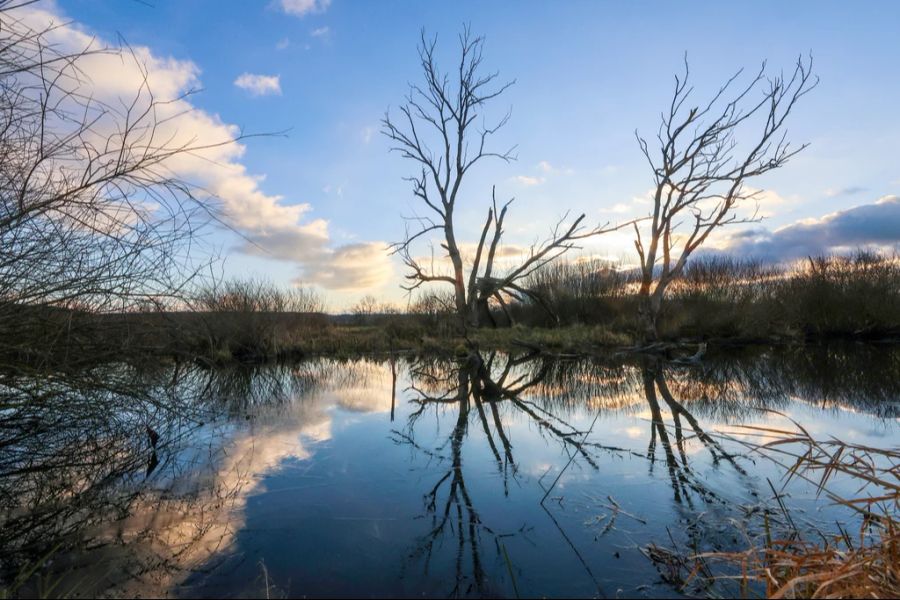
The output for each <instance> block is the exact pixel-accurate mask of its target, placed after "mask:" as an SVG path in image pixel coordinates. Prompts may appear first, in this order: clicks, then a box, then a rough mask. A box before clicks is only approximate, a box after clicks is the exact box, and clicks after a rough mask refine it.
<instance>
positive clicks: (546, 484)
mask: <svg viewBox="0 0 900 600" xmlns="http://www.w3.org/2000/svg"><path fill="white" fill-rule="evenodd" d="M898 398H900V352H898V351H897V350H893V349H885V348H877V347H866V346H860V347H856V348H853V349H852V351H847V350H846V349H841V348H837V349H836V348H829V347H823V348H816V349H804V350H802V351H791V350H780V351H772V350H770V351H767V352H763V353H755V354H749V355H745V356H727V357H720V358H718V359H712V360H710V361H708V362H704V363H702V364H698V365H691V366H678V365H672V364H666V363H661V362H658V361H644V362H625V363H623V362H621V361H587V360H581V361H558V360H551V359H548V358H546V357H540V356H532V355H522V356H509V355H500V354H489V355H480V354H478V353H475V352H473V353H471V354H470V355H469V356H468V357H467V358H466V359H465V360H461V361H451V360H444V359H438V358H433V357H431V358H428V357H425V358H417V359H415V360H411V361H405V360H397V359H392V360H390V361H385V362H373V361H355V362H337V361H330V360H317V361H310V362H304V363H300V364H298V365H292V366H286V365H279V366H271V367H265V368H257V369H236V370H212V371H211V370H204V369H200V368H197V367H193V366H191V367H187V366H185V365H174V366H170V367H159V368H156V369H144V370H136V369H133V368H128V367H124V366H120V367H115V368H108V369H104V370H101V371H97V372H94V373H88V374H83V375H79V377H77V378H75V377H72V376H71V375H69V376H66V377H60V378H59V379H58V380H50V381H40V382H38V381H31V380H29V379H28V378H27V377H24V376H19V375H17V374H4V376H3V377H2V378H0V409H2V410H0V506H2V508H0V557H2V559H0V560H2V561H3V562H2V564H0V568H2V577H3V578H4V579H5V580H6V581H10V580H12V579H14V578H15V577H16V576H17V575H18V574H20V573H23V572H27V571H28V570H29V568H30V566H32V565H34V564H35V563H36V562H40V561H41V559H42V558H43V557H46V556H48V555H52V556H53V557H54V558H53V563H52V565H50V566H48V567H46V568H42V569H39V570H38V571H37V572H36V576H35V577H33V578H32V579H31V580H30V581H29V582H28V584H27V585H26V586H25V587H23V588H21V590H20V592H22V593H25V591H26V590H27V591H28V593H41V586H44V591H47V589H48V588H49V587H50V586H55V587H53V588H52V590H51V591H52V594H53V595H66V594H70V595H71V594H76V593H77V594H85V595H87V594H93V593H114V594H116V595H126V594H139V593H141V594H154V595H162V594H165V593H190V594H203V593H206V592H207V591H208V590H209V589H212V590H214V591H218V592H222V591H223V590H224V591H225V592H227V593H230V594H242V593H251V594H252V593H261V587H260V584H259V582H257V581H256V580H255V579H254V577H255V574H254V572H255V571H257V570H258V567H257V566H256V565H257V563H258V562H259V561H258V560H249V559H247V558H246V557H247V556H255V555H258V556H259V560H262V559H263V558H265V559H266V560H268V561H275V559H274V558H272V557H273V552H274V553H275V555H277V556H280V559H279V561H275V562H276V563H277V564H272V565H270V566H269V567H268V570H267V573H269V572H271V575H272V577H274V578H275V581H276V583H278V584H279V585H281V586H282V589H284V590H285V591H288V590H289V589H290V590H294V593H298V594H299V593H306V594H312V595H321V594H325V593H335V594H337V593H340V592H341V591H342V590H343V591H345V592H348V593H349V592H354V591H355V592H359V591H360V590H372V593H378V594H380V595H389V594H398V595H422V594H423V593H424V594H426V595H437V596H446V595H450V596H464V595H465V596H492V595H516V594H523V595H535V594H548V595H564V594H572V595H582V596H585V595H588V596H589V595H603V594H606V595H613V594H614V593H615V591H616V589H618V588H623V589H626V590H631V591H632V592H634V591H635V590H637V589H638V587H639V586H640V585H644V584H646V583H647V582H648V581H653V580H656V576H655V575H654V573H655V571H653V570H652V567H650V566H649V565H648V564H647V563H646V561H643V559H642V558H641V557H640V555H639V553H638V548H639V547H641V546H643V545H644V544H646V543H648V542H650V541H661V542H665V541H666V540H667V538H669V537H670V536H674V537H676V538H680V539H679V540H678V541H679V542H680V543H685V544H687V546H688V547H692V548H707V549H708V548H727V547H729V545H730V546H731V547H734V544H736V543H738V542H739V541H740V540H739V539H738V538H737V537H736V534H735V526H734V525H733V524H734V523H742V524H744V525H746V523H747V519H748V518H750V516H752V515H757V514H761V512H764V511H765V507H763V508H760V506H761V504H762V500H760V498H768V497H769V496H770V495H771V493H770V489H769V485H770V484H769V483H768V482H766V480H765V479H766V477H772V478H776V477H777V476H778V475H777V474H775V473H766V474H764V471H763V468H764V465H759V464H754V463H753V462H751V461H750V460H749V459H748V458H747V457H745V456H743V455H741V454H739V453H738V452H737V450H736V449H735V448H734V447H729V446H728V445H727V444H726V443H725V442H723V441H722V440H721V438H720V437H719V436H718V435H717V434H716V431H715V430H716V429H717V428H721V427H722V426H723V425H727V424H732V423H738V422H745V421H749V422H762V421H763V420H766V422H771V419H772V418H773V417H770V416H766V415H763V414H762V413H760V412H759V410H758V409H759V408H772V409H778V410H783V411H786V412H788V413H790V414H791V415H792V416H794V417H795V418H798V419H800V420H801V421H803V423H804V425H806V426H808V427H809V428H810V429H811V430H813V431H816V430H817V429H819V430H821V431H825V432H828V431H831V430H830V429H829V428H832V429H833V428H834V427H835V426H840V427H842V428H844V430H843V431H841V432H840V433H841V434H843V435H859V436H876V437H877V436H881V437H883V436H885V435H890V436H896V434H897V422H896V419H897V417H898V414H900V407H898V404H897V399H898ZM851 425H852V426H851ZM854 427H855V429H854ZM834 433H838V432H834ZM893 439H896V437H894V438H893ZM883 443H884V442H883ZM894 444H896V442H894ZM404 469H407V470H408V473H409V474H408V475H404V476H400V475H399V474H398V473H397V472H398V470H401V471H402V470H404ZM312 478H318V479H312ZM310 481H315V482H316V483H315V484H311V483H309V482H310ZM360 489H366V490H367V494H369V495H370V496H369V497H367V498H365V501H364V504H362V505H361V506H365V507H366V508H365V510H366V511H369V512H371V513H372V514H373V516H372V517H366V518H367V519H369V518H371V519H374V520H372V521H371V523H372V525H371V527H374V528H375V529H374V530H373V531H376V530H378V531H376V534H375V535H376V536H377V537H376V538H375V539H377V540H379V542H378V543H379V544H386V545H383V546H379V547H380V548H382V549H381V550H380V551H378V554H377V556H376V555H375V554H363V555H360V556H357V557H356V558H355V559H354V560H355V562H354V560H351V561H350V562H349V563H346V562H345V560H346V559H345V558H340V559H339V558H338V556H342V557H346V556H348V554H347V550H346V548H348V547H350V546H346V547H345V546H342V545H340V544H344V543H346V544H354V543H357V542H359V541H360V540H359V539H358V535H359V534H358V531H360V530H358V529H348V530H347V532H348V533H347V535H348V536H350V537H351V539H349V540H343V538H341V537H340V535H339V533H338V530H337V529H335V527H334V525H335V523H336V522H337V521H334V519H337V518H340V519H354V518H356V517H354V516H353V515H352V514H349V515H348V514H337V512H338V511H340V510H349V509H348V508H346V507H345V508H343V509H341V508H339V507H340V506H344V505H346V499H347V498H348V495H350V496H352V495H353V494H356V493H361V492H359V491H358V490H360ZM276 492H277V493H276ZM279 498H280V499H279ZM417 498H418V499H424V502H422V501H421V500H419V501H417V500H416V499H417ZM276 500H277V502H276ZM795 501H796V502H801V501H803V499H802V498H801V497H800V496H799V495H798V497H797V499H796V500H795ZM310 503H314V504H310ZM270 504H271V505H272V506H278V507H280V508H278V510H279V511H280V516H279V518H281V519H283V520H286V522H288V523H294V525H291V526H292V527H295V528H296V534H295V535H296V536H295V537H289V538H287V541H286V542H285V541H283V540H282V542H280V543H286V544H288V546H286V547H284V548H281V549H279V548H280V547H278V548H276V547H275V546H269V545H268V544H269V542H267V541H266V540H269V537H266V536H267V535H269V534H266V533H265V527H264V525H265V523H264V522H263V523H262V524H260V521H259V519H260V518H261V517H258V516H257V515H258V514H270V513H260V512H259V511H261V510H264V509H265V507H266V506H269V505H270ZM348 506H349V505H348ZM804 506H809V507H810V508H813V509H815V510H818V505H816V504H815V502H814V501H812V500H810V501H809V502H808V504H806V505H804ZM356 510H359V509H356ZM311 511H312V512H313V513H315V514H319V515H321V517H324V518H321V517H320V518H317V519H313V520H310V519H306V517H305V515H306V514H307V513H310V512H311ZM367 514H368V513H367ZM423 517H424V521H423ZM617 517H618V520H617ZM776 517H777V515H774V514H773V515H772V518H776ZM304 519H305V520H304ZM339 522H340V523H352V522H355V521H352V520H351V521H346V520H342V521H339ZM378 523H381V525H377V524H378ZM389 524H390V525H389ZM376 525H377V527H376ZM367 527H368V525H367ZM379 527H381V528H382V529H381V530H379V529H378V528H379ZM385 527H389V529H387V530H385V529H383V528H385ZM388 531H389V532H390V533H388ZM272 535H274V534H272ZM310 536H311V537H310ZM354 536H356V537H354ZM307 538H310V539H312V538H315V539H317V540H325V541H324V542H317V543H319V548H320V549H319V550H318V552H320V554H321V556H316V557H312V556H308V555H307V556H295V557H294V558H290V557H291V556H294V555H293V554H292V552H291V550H290V545H291V544H293V545H294V546H296V547H297V548H299V547H300V546H299V545H298V544H300V543H301V540H304V539H307ZM279 539H281V538H279ZM304 543H305V542H304ZM256 547H259V548H260V549H259V550H251V548H256ZM304 547H305V546H304ZM267 548H269V549H270V550H271V551H267V550H266V549H267ZM331 552H333V553H334V555H333V556H332V555H330V554H329V553H331ZM248 553H250V554H248ZM254 553H255V554H254ZM610 557H614V559H611V558H610ZM313 558H314V560H315V561H322V564H327V565H329V568H331V569H332V570H333V571H334V572H333V573H328V574H327V576H326V574H324V573H322V572H319V571H323V569H319V570H318V571H317V570H316V569H310V568H308V564H307V563H310V561H311V560H313ZM611 560H613V562H612V563H611V562H610V561H611ZM242 561H243V562H242ZM366 561H368V562H369V563H371V564H372V565H374V564H377V565H379V567H378V569H374V568H373V569H368V567H367V562H366ZM616 561H618V562H616ZM241 564H245V566H244V567H240V568H238V567H237V566H236V565H241ZM304 564H307V566H306V567H305V566H304ZM315 564H319V563H315ZM246 565H249V566H246ZM391 565H393V566H391ZM242 569H243V570H242ZM648 569H651V570H648ZM198 573H203V574H204V576H203V577H202V578H199V579H198ZM342 573H346V575H341V574H342ZM349 574H353V575H354V576H355V577H357V578H358V579H360V580H361V581H359V582H358V583H359V585H360V587H359V588H348V587H341V586H348V585H350V584H349V583H347V581H346V579H347V578H349ZM185 586H188V587H185ZM204 586H213V587H210V588H207V587H204ZM216 586H218V587H216ZM179 590H180V591H179ZM655 593H666V592H665V591H660V590H657V591H656V592H655Z"/></svg>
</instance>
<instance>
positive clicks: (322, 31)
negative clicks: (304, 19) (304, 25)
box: [309, 26, 331, 38]
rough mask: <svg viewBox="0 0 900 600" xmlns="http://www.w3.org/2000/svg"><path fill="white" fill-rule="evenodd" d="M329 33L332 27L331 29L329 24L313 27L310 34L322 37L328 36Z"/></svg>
mask: <svg viewBox="0 0 900 600" xmlns="http://www.w3.org/2000/svg"><path fill="white" fill-rule="evenodd" d="M329 33H331V29H329V28H328V26H325V27H317V28H316V29H313V30H312V31H311V32H310V33H309V35H311V36H312V37H317V38H320V37H327V36H328V34H329Z"/></svg>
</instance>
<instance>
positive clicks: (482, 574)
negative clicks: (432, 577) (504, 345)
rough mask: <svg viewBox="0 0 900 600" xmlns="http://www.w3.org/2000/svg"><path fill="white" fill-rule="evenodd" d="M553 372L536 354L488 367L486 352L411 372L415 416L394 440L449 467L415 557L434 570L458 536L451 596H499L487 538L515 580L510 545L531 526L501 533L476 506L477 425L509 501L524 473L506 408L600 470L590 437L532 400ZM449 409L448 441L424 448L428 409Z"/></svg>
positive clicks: (432, 496)
mask: <svg viewBox="0 0 900 600" xmlns="http://www.w3.org/2000/svg"><path fill="white" fill-rule="evenodd" d="M551 365H552V361H546V360H542V359H540V358H538V357H537V356H536V355H535V354H526V355H521V356H508V355H507V356H500V355H498V354H496V353H491V354H489V355H488V358H487V360H485V359H484V358H483V357H482V355H481V354H480V353H479V352H477V351H472V352H470V353H469V354H468V355H467V356H466V357H465V358H464V359H461V360H459V361H457V362H456V363H453V364H448V363H446V362H443V361H438V360H420V361H419V362H418V363H417V364H415V365H413V366H412V367H411V369H410V371H411V379H412V383H411V385H410V388H409V389H410V390H411V391H413V392H414V396H413V397H412V398H411V399H410V402H412V403H413V404H414V405H416V409H415V410H414V411H413V412H412V413H411V415H410V417H409V420H408V424H407V427H406V428H405V429H404V430H402V431H401V430H394V440H395V442H397V443H400V444H407V445H410V446H411V447H413V448H415V449H416V450H417V451H419V452H422V453H424V454H426V455H428V456H429V457H431V458H433V459H436V460H438V461H440V462H446V463H447V464H448V467H447V468H446V470H443V469H439V476H438V479H437V481H436V483H435V484H434V485H433V486H432V487H431V488H430V489H429V490H428V491H427V492H426V493H425V495H424V499H425V508H426V512H427V513H428V514H429V515H430V517H431V518H430V522H431V526H430V529H429V531H428V532H427V533H426V534H425V535H424V536H423V537H422V539H421V543H420V545H419V546H418V547H417V548H416V550H415V551H414V552H413V554H412V556H413V558H421V559H423V560H424V562H425V568H426V570H427V568H428V565H429V563H430V562H431V561H432V558H433V555H434V552H435V548H436V546H437V545H439V543H440V541H441V540H442V538H443V537H444V536H447V535H452V536H454V538H455V544H456V560H455V580H454V585H453V586H452V588H451V589H450V591H449V595H451V596H464V595H475V596H484V595H489V594H492V593H494V591H493V590H492V589H491V582H490V580H489V578H488V576H487V574H486V571H485V568H484V558H483V550H482V547H481V545H482V543H483V538H484V537H485V536H487V537H489V538H490V540H491V541H492V542H493V545H494V547H495V549H496V552H497V555H498V557H499V556H502V557H503V560H504V561H506V566H507V573H508V574H509V576H510V577H511V578H513V580H514V575H513V573H512V565H511V564H510V563H509V562H508V555H507V554H506V552H505V546H504V545H503V538H505V537H509V536H512V535H521V534H524V533H525V532H526V531H527V526H525V525H523V526H522V528H520V529H519V530H518V531H516V532H507V533H501V532H498V531H496V530H495V529H494V528H492V527H491V526H490V525H488V524H486V523H485V522H484V521H483V520H482V519H481V517H480V515H479V512H478V510H477V509H476V507H475V505H474V502H473V498H472V495H471V493H470V491H469V489H468V487H467V486H466V479H465V470H464V467H463V459H462V454H463V444H464V441H465V440H466V439H467V435H468V433H469V427H470V426H471V425H472V423H473V422H474V423H475V424H477V426H478V427H480V430H481V432H482V433H483V434H484V437H485V440H486V442H487V446H488V448H489V449H490V453H491V456H492V457H493V460H494V461H495V463H496V465H497V469H498V472H499V473H500V474H501V475H502V481H503V493H504V495H508V494H509V483H510V479H515V478H516V475H517V472H518V467H517V465H516V460H515V457H514V454H513V446H512V444H511V443H510V439H509V435H508V433H507V431H506V426H505V424H504V418H503V416H502V415H501V410H500V407H501V405H503V406H505V407H507V410H513V411H515V412H516V413H518V414H519V415H523V416H525V418H527V419H528V420H530V421H531V422H532V423H534V424H536V425H537V426H538V428H539V431H540V432H541V433H542V435H545V436H547V437H548V438H549V439H552V440H554V441H556V442H558V443H559V444H560V445H561V446H562V447H563V448H565V449H566V451H567V452H572V453H575V454H576V455H578V456H580V457H581V458H583V459H584V460H585V461H586V462H587V463H588V464H590V465H591V466H593V467H594V468H596V467H597V464H596V461H595V460H594V457H593V456H592V451H593V450H594V448H592V446H590V445H588V444H585V443H584V440H583V439H580V438H581V437H582V436H583V434H584V432H582V431H579V430H578V429H576V428H575V427H573V426H572V425H571V424H569V423H568V422H567V421H566V420H565V419H564V418H561V417H560V416H559V415H557V414H555V413H554V412H553V411H552V410H548V409H547V408H545V407H542V406H540V405H539V404H537V403H535V402H533V401H531V400H528V399H527V398H526V397H525V394H526V393H527V392H528V391H529V390H531V389H533V388H535V386H538V385H539V384H540V383H541V382H542V381H543V380H544V379H545V377H546V376H547V373H548V370H549V368H550V366H551ZM448 407H453V408H455V409H456V420H455V424H454V426H453V429H452V430H451V432H450V434H449V435H448V436H447V438H446V440H445V441H444V442H443V443H441V444H439V445H438V446H437V448H435V449H430V448H424V447H422V446H420V445H419V444H418V443H417V441H416V439H415V436H414V429H415V426H416V423H417V422H418V421H419V420H420V418H421V417H422V416H423V414H424V413H425V412H426V411H427V410H428V409H429V408H434V409H446V408H448ZM446 452H449V456H447V455H446V454H445V453H446Z"/></svg>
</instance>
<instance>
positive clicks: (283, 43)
mask: <svg viewBox="0 0 900 600" xmlns="http://www.w3.org/2000/svg"><path fill="white" fill-rule="evenodd" d="M290 45H291V40H290V39H288V38H281V39H280V40H278V43H277V44H275V48H277V49H278V50H285V49H286V48H287V47H288V46H290Z"/></svg>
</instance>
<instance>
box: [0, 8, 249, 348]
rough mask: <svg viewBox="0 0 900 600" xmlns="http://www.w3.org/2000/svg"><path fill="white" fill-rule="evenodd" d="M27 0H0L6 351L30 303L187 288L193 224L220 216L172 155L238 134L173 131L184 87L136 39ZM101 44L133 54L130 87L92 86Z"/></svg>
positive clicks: (69, 303)
mask: <svg viewBox="0 0 900 600" xmlns="http://www.w3.org/2000/svg"><path fill="white" fill-rule="evenodd" d="M23 4H29V3H28V2H0V330H3V331H6V332H7V333H6V334H5V335H4V336H3V338H4V339H3V341H2V342H0V349H2V350H4V351H12V352H18V351H19V350H20V349H21V348H18V346H23V345H28V344H31V343H32V342H34V341H35V340H36V336H35V333H34V332H35V331H37V330H36V329H35V328H34V327H32V324H27V323H23V314H24V313H23V307H26V306H29V307H35V306H39V307H44V308H45V309H47V310H44V311H43V312H42V311H35V310H31V311H30V312H28V314H31V315H35V316H36V317H37V318H38V320H40V319H42V318H44V317H46V315H48V314H51V313H53V314H57V315H59V314H71V310H72V309H77V310H79V311H84V310H89V311H94V312H95V311H127V310H131V309H134V308H137V307H146V306H148V305H157V306H158V305H160V304H162V303H166V302H167V301H169V300H171V299H172V298H177V297H179V295H180V292H181V290H183V289H184V286H185V285H186V283H187V282H188V281H190V280H191V279H192V278H193V277H194V276H195V275H196V274H197V273H198V270H199V269H200V268H202V267H203V266H204V265H205V264H207V263H206V260H205V259H204V260H202V261H200V262H197V261H194V260H192V257H193V256H194V255H195V252H194V248H195V247H196V246H197V244H199V243H200V238H199V237H198V235H197V233H198V229H200V228H201V227H202V226H203V225H204V224H205V223H207V222H209V221H210V219H216V218H217V217H216V214H215V205H214V200H213V199H212V198H211V197H210V195H209V194H207V193H205V192H204V191H203V190H201V189H198V188H197V187H195V186H194V185H192V184H191V183H190V182H188V181H186V180H184V179H183V178H181V177H180V176H179V175H178V174H177V172H175V171H174V170H173V161H174V160H175V159H176V158H177V157H180V156H185V155H190V156H192V157H195V158H197V157H199V158H201V159H202V157H203V155H204V152H206V151H208V150H210V149H211V148H213V147H217V146H222V145H226V144H231V143H233V142H234V141H235V139H234V138H229V139H222V140H220V141H218V142H213V143H211V144H209V143H201V142H198V141H197V140H196V139H194V138H191V137H189V136H185V135H183V133H184V132H178V131H177V127H176V125H175V123H176V121H175V120H176V119H177V118H178V117H179V116H180V115H181V113H178V112H177V107H178V104H177V103H178V102H179V101H181V100H183V96H182V97H179V98H163V99H160V98H157V97H156V96H155V95H154V94H153V92H152V90H151V89H150V86H149V83H148V82H149V74H148V72H147V70H146V67H145V66H144V64H143V63H142V62H141V60H140V58H139V56H138V54H137V53H134V52H131V51H129V50H128V49H127V48H126V49H124V50H117V49H108V48H102V47H99V45H98V44H96V43H95V42H94V41H93V40H92V41H90V42H89V43H87V45H86V46H85V47H74V48H72V47H71V43H70V42H69V41H67V42H60V41H59V40H60V38H61V37H64V36H60V35H57V34H58V33H59V32H58V31H57V30H58V29H60V28H64V27H65V26H66V25H65V24H63V25H60V24H54V23H47V24H46V25H34V24H33V23H32V22H31V21H29V19H27V18H26V16H25V15H24V14H23V13H22V12H21V8H22V6H23ZM98 55H116V57H117V58H119V59H121V60H122V61H130V62H133V64H134V67H135V69H137V70H138V72H139V73H140V74H141V75H142V77H141V79H140V81H139V83H138V86H137V88H136V89H135V90H134V92H133V96H131V97H128V98H119V99H118V100H108V99H107V100H103V99H100V98H97V97H95V95H94V94H93V91H92V86H91V81H90V77H89V74H88V73H86V72H85V70H84V68H83V66H84V65H85V63H86V61H89V60H91V59H92V58H96V57H98ZM173 112H174V113H175V114H174V115H173ZM51 309H52V310H51ZM57 309H66V310H65V311H59V310H57ZM44 320H46V319H44ZM11 328H13V329H15V333H10V331H11ZM29 331H30V332H31V334H29ZM37 337H40V335H37ZM47 339H49V338H47ZM52 341H55V342H56V344H58V343H59V342H60V340H52ZM51 345H53V344H51Z"/></svg>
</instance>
